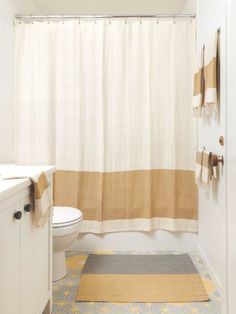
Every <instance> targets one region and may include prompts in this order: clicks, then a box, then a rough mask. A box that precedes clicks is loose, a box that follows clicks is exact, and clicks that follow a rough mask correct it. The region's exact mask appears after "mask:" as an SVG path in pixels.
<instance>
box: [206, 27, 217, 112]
mask: <svg viewBox="0 0 236 314" xmlns="http://www.w3.org/2000/svg"><path fill="white" fill-rule="evenodd" d="M218 37H219V33H218V31H217V32H216V33H214V35H213V36H212V37H211V38H209V40H208V41H207V42H206V44H205V50H204V85H205V93H204V94H205V95H204V107H205V108H204V109H205V113H206V114H215V113H216V112H217V102H218V100H217V92H218V91H217V88H218V86H217V74H218V73H217V59H218Z"/></svg>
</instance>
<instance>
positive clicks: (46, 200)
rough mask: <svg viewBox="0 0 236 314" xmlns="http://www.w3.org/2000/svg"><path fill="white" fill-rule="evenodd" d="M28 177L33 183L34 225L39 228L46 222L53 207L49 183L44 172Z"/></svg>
mask: <svg viewBox="0 0 236 314" xmlns="http://www.w3.org/2000/svg"><path fill="white" fill-rule="evenodd" d="M30 179H31V181H32V182H33V185H34V202H35V214H34V225H35V226H36V227H38V228H41V227H43V226H44V225H45V223H46V222H47V220H48V218H49V216H50V215H51V212H52V207H53V202H52V198H51V193H50V190H49V184H48V180H47V177H46V175H45V173H44V172H42V173H41V174H40V176H39V177H31V178H30Z"/></svg>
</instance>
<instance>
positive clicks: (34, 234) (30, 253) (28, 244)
mask: <svg viewBox="0 0 236 314" xmlns="http://www.w3.org/2000/svg"><path fill="white" fill-rule="evenodd" d="M28 204H31V206H32V205H33V202H32V199H31V198H30V197H27V198H26V199H24V200H23V201H22V211H23V217H22V220H21V297H20V298H21V305H20V309H21V310H20V313H21V314H36V313H39V309H40V308H41V307H42V303H43V302H44V299H45V298H46V296H47V294H48V292H49V289H50V280H49V232H50V229H49V227H50V226H49V223H46V224H45V226H44V227H43V228H35V227H34V225H33V210H34V209H33V208H32V210H31V211H30V212H27V211H25V210H24V208H25V206H26V205H28ZM28 209H29V208H28Z"/></svg>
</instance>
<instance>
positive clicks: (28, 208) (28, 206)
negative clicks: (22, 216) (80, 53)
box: [24, 204, 32, 213]
mask: <svg viewBox="0 0 236 314" xmlns="http://www.w3.org/2000/svg"><path fill="white" fill-rule="evenodd" d="M31 209H32V205H31V204H27V205H25V207H24V211H25V212H27V213H29V212H30V211H31Z"/></svg>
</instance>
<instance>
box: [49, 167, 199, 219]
mask: <svg viewBox="0 0 236 314" xmlns="http://www.w3.org/2000/svg"><path fill="white" fill-rule="evenodd" d="M54 182H55V183H54V199H55V204H56V205H61V206H73V207H76V208H79V209H81V210H82V212H83V214H84V219H85V220H96V221H104V220H113V219H124V218H126V219H134V218H153V217H166V218H183V219H197V188H196V185H195V183H194V172H193V171H187V170H186V171H184V170H140V171H121V172H108V173H100V172H86V171H62V170H60V171H57V172H56V174H55V178H54Z"/></svg>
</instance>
